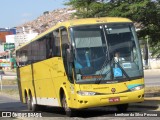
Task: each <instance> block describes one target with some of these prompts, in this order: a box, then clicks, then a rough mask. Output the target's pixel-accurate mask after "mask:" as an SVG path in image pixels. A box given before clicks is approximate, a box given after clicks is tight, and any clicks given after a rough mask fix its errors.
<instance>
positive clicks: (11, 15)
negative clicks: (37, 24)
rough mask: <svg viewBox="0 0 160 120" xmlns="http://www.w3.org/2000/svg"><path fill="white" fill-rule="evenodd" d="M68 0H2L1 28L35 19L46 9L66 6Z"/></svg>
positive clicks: (0, 9) (0, 7) (0, 3)
mask: <svg viewBox="0 0 160 120" xmlns="http://www.w3.org/2000/svg"><path fill="white" fill-rule="evenodd" d="M66 1H67V0H1V2H0V11H1V12H0V28H12V27H16V26H18V25H22V24H23V23H25V22H29V21H32V20H35V19H36V18H38V17H39V16H41V15H42V14H43V12H45V11H53V10H55V9H58V8H65V7H67V6H65V5H64V3H65V2H66Z"/></svg>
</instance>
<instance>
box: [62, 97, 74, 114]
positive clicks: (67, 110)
mask: <svg viewBox="0 0 160 120" xmlns="http://www.w3.org/2000/svg"><path fill="white" fill-rule="evenodd" d="M62 107H63V109H64V111H65V113H66V115H67V116H68V117H72V116H75V110H73V109H72V108H69V107H68V104H67V100H66V96H65V95H63V98H62Z"/></svg>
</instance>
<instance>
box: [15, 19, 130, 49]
mask: <svg viewBox="0 0 160 120" xmlns="http://www.w3.org/2000/svg"><path fill="white" fill-rule="evenodd" d="M119 22H120V23H123V22H132V21H131V20H130V19H127V18H121V17H100V18H83V19H73V20H68V21H65V22H59V23H57V24H56V25H54V26H53V27H51V28H50V29H48V30H46V31H45V32H43V33H41V34H39V35H38V36H36V37H35V38H33V39H32V40H31V41H30V42H33V41H35V40H37V39H39V38H41V37H43V36H44V35H46V34H48V33H50V32H52V31H53V30H55V29H57V28H59V27H61V26H65V27H67V28H68V27H73V26H81V25H93V24H104V23H119ZM30 42H28V43H26V44H24V45H22V46H20V47H19V48H17V49H16V50H18V49H20V48H22V47H24V46H25V45H27V44H29V43H30Z"/></svg>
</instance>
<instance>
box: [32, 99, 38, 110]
mask: <svg viewBox="0 0 160 120" xmlns="http://www.w3.org/2000/svg"><path fill="white" fill-rule="evenodd" d="M31 107H32V109H31V110H32V111H38V110H39V106H38V105H37V104H35V103H34V102H33V98H32V97H31Z"/></svg>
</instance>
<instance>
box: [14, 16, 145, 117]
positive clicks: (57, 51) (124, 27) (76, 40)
mask: <svg viewBox="0 0 160 120" xmlns="http://www.w3.org/2000/svg"><path fill="white" fill-rule="evenodd" d="M16 57H17V58H16V59H17V65H18V68H17V74H18V86H19V92H20V98H21V101H22V102H23V103H26V104H27V106H28V109H29V110H33V111H35V110H37V109H38V106H39V105H46V106H57V107H62V108H64V110H65V112H66V114H67V115H68V116H72V115H74V114H75V111H77V110H79V109H83V108H91V107H99V106H108V105H115V106H116V107H117V110H119V111H126V110H127V108H128V106H129V103H133V102H142V101H144V74H143V66H142V59H141V52H140V47H139V43H138V39H137V36H136V32H135V28H134V25H133V23H132V21H131V20H129V19H126V18H117V17H104V18H87V19H77V20H70V21H67V22H61V23H58V24H57V25H55V26H53V27H52V28H50V29H49V30H47V31H46V32H44V33H42V34H40V35H38V36H37V37H36V38H34V39H33V40H32V41H30V42H29V43H27V44H25V45H23V46H21V47H20V48H18V49H17V50H16Z"/></svg>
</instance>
